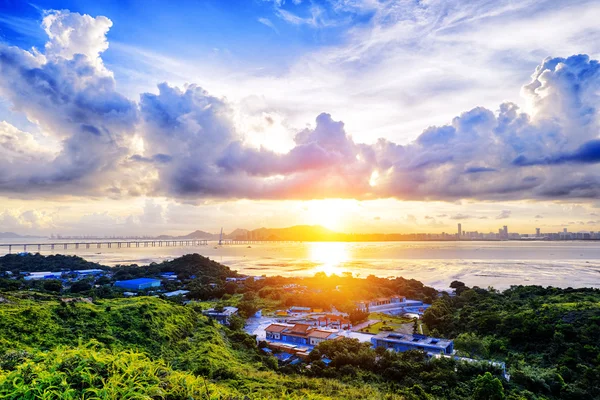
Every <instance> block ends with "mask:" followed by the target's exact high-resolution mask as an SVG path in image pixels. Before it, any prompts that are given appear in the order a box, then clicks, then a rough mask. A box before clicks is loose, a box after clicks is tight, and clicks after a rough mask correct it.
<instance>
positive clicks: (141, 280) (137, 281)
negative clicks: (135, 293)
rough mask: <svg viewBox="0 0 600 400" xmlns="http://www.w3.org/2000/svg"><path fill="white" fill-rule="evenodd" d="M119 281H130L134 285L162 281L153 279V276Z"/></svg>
mask: <svg viewBox="0 0 600 400" xmlns="http://www.w3.org/2000/svg"><path fill="white" fill-rule="evenodd" d="M117 282H122V283H128V284H132V285H143V284H145V283H152V282H160V280H158V279H152V278H138V279H129V280H126V281H117Z"/></svg>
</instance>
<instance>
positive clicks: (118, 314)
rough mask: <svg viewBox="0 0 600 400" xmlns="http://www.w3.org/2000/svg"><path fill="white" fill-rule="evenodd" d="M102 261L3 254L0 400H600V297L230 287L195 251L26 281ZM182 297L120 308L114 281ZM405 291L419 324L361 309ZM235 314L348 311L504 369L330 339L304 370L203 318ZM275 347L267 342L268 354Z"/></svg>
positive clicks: (372, 285) (125, 302)
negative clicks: (139, 280)
mask: <svg viewBox="0 0 600 400" xmlns="http://www.w3.org/2000/svg"><path fill="white" fill-rule="evenodd" d="M88 268H99V269H105V270H107V271H108V270H109V269H108V268H107V267H103V266H99V265H97V264H94V263H87V262H86V261H85V260H82V259H80V258H78V257H65V256H49V257H42V256H39V255H26V256H20V255H12V256H5V257H0V272H7V271H10V272H12V275H11V274H6V275H5V277H4V279H0V291H1V293H0V398H6V399H38V398H39V399H83V398H85V399H114V398H119V399H121V398H122V399H127V398H129V399H170V400H179V399H181V400H184V399H186V400H188V399H246V398H248V399H263V398H264V399H272V398H285V399H338V398H341V399H358V398H366V399H407V400H413V399H457V400H458V399H475V400H496V399H511V400H517V399H527V400H537V399H588V398H589V399H593V398H600V383H599V382H598V379H597V378H598V376H600V347H599V346H598V344H597V341H598V338H599V337H600V291H598V290H593V289H564V290H561V289H556V288H541V287H536V286H526V287H524V286H519V287H513V288H511V289H509V290H507V291H504V292H502V293H500V292H498V291H495V290H493V289H489V290H484V289H481V288H468V287H466V286H465V285H464V284H462V283H461V282H453V283H452V285H451V286H452V287H453V288H454V289H455V292H456V296H448V295H443V296H441V297H438V293H437V292H436V291H435V290H434V289H432V288H428V287H426V286H424V285H423V284H422V283H420V282H418V281H415V280H406V279H402V278H396V279H381V278H376V277H373V276H370V277H368V278H366V279H358V278H356V277H353V276H351V275H349V274H344V275H343V276H329V277H327V276H325V275H322V274H319V275H317V276H315V277H310V278H283V277H267V278H265V279H261V280H256V281H255V280H254V279H248V280H246V281H243V282H237V283H234V282H228V281H227V278H229V277H239V275H238V274H237V273H236V272H235V271H232V270H230V269H229V268H227V267H226V266H223V265H220V264H218V263H216V262H214V261H211V260H209V259H207V258H205V257H202V256H200V255H197V254H193V255H188V256H185V257H181V258H179V259H176V260H173V261H167V262H163V263H160V264H151V265H148V266H142V267H138V266H117V267H115V268H114V269H110V272H111V273H110V274H106V275H105V276H102V277H86V278H83V279H79V278H75V279H73V280H66V281H67V284H66V286H65V285H64V282H65V280H64V279H63V281H62V282H61V280H42V281H24V280H23V278H22V275H21V274H20V272H28V271H57V270H65V271H71V270H75V269H88ZM164 272H174V273H175V274H176V276H177V280H176V281H175V282H173V281H167V280H164V281H163V288H165V289H167V290H171V289H173V290H174V289H180V288H185V289H188V290H190V291H191V293H189V295H188V297H190V298H192V299H195V300H197V301H196V302H193V303H190V304H188V305H186V306H183V305H181V304H180V303H181V298H179V299H177V298H171V299H169V300H166V299H161V298H158V297H147V296H139V297H137V298H123V297H122V290H120V289H116V288H114V287H113V286H112V284H113V282H114V281H115V280H122V279H130V278H136V277H160V275H161V274H163V273H164ZM393 294H400V295H405V296H407V297H410V298H417V299H422V300H425V301H428V302H433V305H432V307H431V308H429V309H428V310H427V311H426V313H425V316H424V318H423V322H424V324H423V325H422V326H421V323H420V322H417V323H416V324H415V323H414V321H413V320H409V319H403V318H401V317H390V316H387V315H386V316H382V315H369V314H368V313H366V312H361V311H358V310H356V308H355V303H354V302H355V301H357V300H364V299H370V298H373V297H383V296H390V295H393ZM225 305H235V306H237V307H238V308H239V310H240V314H241V315H242V316H243V317H248V316H251V315H253V314H254V313H255V312H256V311H257V310H259V309H268V310H275V309H278V308H284V307H287V306H291V305H296V306H309V307H318V308H324V309H328V308H329V307H332V306H333V307H336V308H337V309H339V310H344V311H347V312H349V314H350V316H349V318H350V319H352V320H353V322H354V323H357V322H360V321H364V320H367V319H383V320H385V321H386V323H385V325H384V324H380V325H379V326H374V327H373V329H375V330H381V329H383V328H384V326H385V327H391V328H399V327H400V326H402V329H403V330H405V331H414V330H417V331H420V329H421V328H423V330H424V332H425V333H427V332H430V334H431V335H433V336H436V335H439V336H444V337H449V338H453V339H454V340H455V348H456V349H457V350H458V351H459V353H460V355H462V356H465V357H471V358H479V359H492V360H499V361H504V362H506V365H507V367H508V372H509V374H510V380H509V381H506V380H505V379H503V377H502V371H501V368H499V366H498V365H497V364H496V365H492V364H490V363H489V362H484V361H482V362H472V361H466V360H460V359H453V358H445V357H442V358H428V357H427V356H426V355H425V354H424V353H420V352H406V353H394V352H389V351H386V350H383V349H372V348H370V345H369V344H368V343H360V342H358V341H357V340H354V339H342V340H335V341H326V342H323V343H321V344H320V345H319V346H317V347H316V348H315V349H314V351H312V353H311V355H310V360H309V361H308V362H307V363H300V364H295V365H283V366H280V365H278V363H277V360H276V359H275V358H274V357H273V356H271V355H269V354H267V353H265V352H264V351H262V350H261V348H260V347H261V345H257V344H256V341H255V339H254V338H253V337H250V336H248V335H247V334H245V333H244V332H243V331H242V330H241V328H242V327H243V319H241V318H234V319H233V320H232V323H231V325H230V326H229V327H223V326H221V325H219V324H217V323H215V322H213V321H211V320H209V319H207V318H206V317H205V316H203V315H202V313H201V311H202V310H203V309H206V308H209V307H220V306H225ZM263 345H264V344H263Z"/></svg>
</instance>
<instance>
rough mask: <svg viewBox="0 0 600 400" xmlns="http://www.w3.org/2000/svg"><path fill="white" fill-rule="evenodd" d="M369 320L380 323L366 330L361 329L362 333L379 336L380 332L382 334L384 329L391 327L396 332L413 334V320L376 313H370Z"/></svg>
mask: <svg viewBox="0 0 600 400" xmlns="http://www.w3.org/2000/svg"><path fill="white" fill-rule="evenodd" d="M368 319H370V320H379V322H376V323H374V324H371V325H369V326H368V327H366V328H363V329H361V330H360V332H364V333H372V334H377V333H379V332H382V328H384V327H390V328H392V329H393V330H394V331H401V332H405V333H412V328H413V325H412V324H413V320H412V319H411V318H406V317H401V316H395V315H387V314H383V313H378V312H376V313H370V314H369V317H368ZM383 330H385V329H383Z"/></svg>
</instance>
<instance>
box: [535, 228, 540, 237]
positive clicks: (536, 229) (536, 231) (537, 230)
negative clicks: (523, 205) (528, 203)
mask: <svg viewBox="0 0 600 400" xmlns="http://www.w3.org/2000/svg"><path fill="white" fill-rule="evenodd" d="M535 236H540V228H535Z"/></svg>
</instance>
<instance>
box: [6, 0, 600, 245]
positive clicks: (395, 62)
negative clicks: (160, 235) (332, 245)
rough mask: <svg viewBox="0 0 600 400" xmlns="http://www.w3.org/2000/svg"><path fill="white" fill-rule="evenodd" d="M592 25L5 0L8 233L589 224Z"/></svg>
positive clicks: (522, 17) (396, 13)
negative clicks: (228, 226) (198, 223)
mask: <svg viewBox="0 0 600 400" xmlns="http://www.w3.org/2000/svg"><path fill="white" fill-rule="evenodd" d="M599 14H600V4H598V2H596V1H585V0H581V1H566V0H565V1H533V0H531V1H521V2H514V1H509V0H499V1H488V0H477V1H470V2H464V1H459V0H450V1H442V0H428V1H411V0H387V1H386V0H322V1H306V0H289V1H282V0H270V1H269V0H254V1H216V0H214V1H178V2H170V3H169V2H164V1H102V2H89V1H37V2H31V3H26V2H22V1H6V0H0V156H1V157H0V170H2V171H4V172H1V173H0V226H2V225H3V226H4V228H3V229H0V231H1V230H17V231H27V232H30V233H31V232H34V231H41V232H44V233H48V232H59V231H61V232H64V233H69V232H78V233H85V232H84V230H85V229H87V228H86V227H90V226H93V227H94V230H95V231H106V232H111V233H135V232H138V231H144V230H147V229H149V227H150V228H151V229H159V228H160V229H162V230H163V231H169V232H185V231H186V230H189V229H191V228H194V229H196V228H198V227H197V226H196V224H195V222H194V221H196V220H202V221H205V224H206V226H205V227H204V228H205V230H211V229H212V230H218V228H220V226H221V225H222V221H223V220H228V221H231V223H232V224H238V225H243V226H247V227H255V226H261V225H266V226H285V225H291V224H297V223H318V222H322V221H328V222H327V223H328V224H329V226H330V227H335V228H338V229H347V230H349V229H351V230H355V231H388V232H389V231H419V232H423V231H441V230H453V228H452V227H453V225H454V224H455V221H456V220H466V221H465V222H466V223H468V224H472V226H473V228H474V229H480V230H495V228H496V226H495V223H496V222H494V221H495V220H496V219H507V218H508V219H510V221H511V224H515V226H517V227H520V228H521V230H525V229H529V230H531V229H532V227H533V226H541V227H542V229H550V230H558V229H559V228H560V227H562V226H577V227H578V228H579V229H589V230H593V229H599V228H600V218H596V212H595V210H596V208H597V206H598V204H597V200H596V199H597V198H598V196H600V175H598V173H597V172H596V169H597V163H598V162H600V154H598V153H599V149H600V147H599V146H598V142H597V141H598V137H597V136H598V131H599V129H598V128H599V127H600V124H599V118H598V115H597V110H598V103H600V101H599V98H598V97H599V96H598V93H599V88H600V72H599V71H600V68H599V67H598V62H597V61H596V60H597V59H598V58H599V57H600V40H598V38H600V28H599V27H598V24H597V15H599ZM290 209H292V210H295V212H294V213H293V214H294V216H291V215H290V212H289V210H290ZM540 210H544V211H543V212H542V211H540ZM565 210H570V211H569V218H567V217H565V215H566V213H565ZM184 215H193V216H195V217H194V218H185V217H183V216H184ZM571 217H572V218H571ZM468 220H470V221H468ZM542 220H543V221H542ZM115 227H116V228H115ZM236 227H237V226H236ZM450 228H452V229H450ZM114 229H118V230H121V231H123V232H113V231H114Z"/></svg>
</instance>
